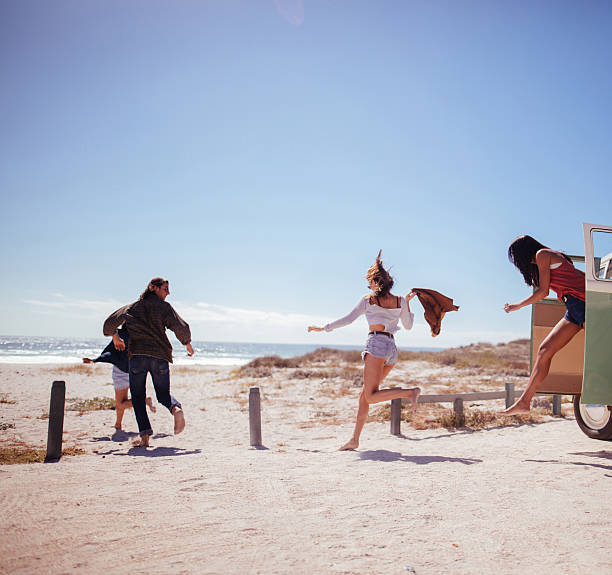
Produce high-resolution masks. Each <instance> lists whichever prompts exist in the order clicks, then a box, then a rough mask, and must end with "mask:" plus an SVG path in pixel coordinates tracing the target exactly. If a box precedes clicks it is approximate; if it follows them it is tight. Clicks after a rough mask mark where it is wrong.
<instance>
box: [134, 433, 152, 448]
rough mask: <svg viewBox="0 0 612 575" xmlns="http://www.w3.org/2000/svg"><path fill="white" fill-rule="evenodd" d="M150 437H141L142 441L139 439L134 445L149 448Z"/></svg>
mask: <svg viewBox="0 0 612 575" xmlns="http://www.w3.org/2000/svg"><path fill="white" fill-rule="evenodd" d="M150 437H151V436H150V435H141V436H140V439H137V440H136V441H134V443H132V445H133V446H134V447H149V438H150Z"/></svg>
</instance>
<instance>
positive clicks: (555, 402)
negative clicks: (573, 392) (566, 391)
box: [552, 395, 561, 415]
mask: <svg viewBox="0 0 612 575" xmlns="http://www.w3.org/2000/svg"><path fill="white" fill-rule="evenodd" d="M552 412H553V415H561V396H560V395H553V397H552Z"/></svg>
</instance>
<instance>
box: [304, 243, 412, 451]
mask: <svg viewBox="0 0 612 575" xmlns="http://www.w3.org/2000/svg"><path fill="white" fill-rule="evenodd" d="M380 254H381V252H379V253H378V257H377V258H376V262H375V263H374V264H373V265H372V266H371V267H370V269H369V270H368V273H367V274H366V279H367V280H368V284H369V286H370V289H371V290H372V293H371V294H368V295H366V296H364V297H363V298H361V299H360V300H359V302H358V303H357V305H356V306H355V308H354V309H353V311H351V312H350V313H349V314H348V315H346V316H344V317H342V318H340V319H338V320H336V321H333V322H331V323H328V324H327V325H325V326H324V327H317V326H314V325H311V326H309V328H308V331H309V332H311V331H332V330H334V329H337V328H339V327H344V326H345V325H349V324H350V323H353V322H354V321H355V320H356V319H357V318H358V317H359V316H360V315H364V314H365V316H366V320H367V322H368V326H369V330H368V331H369V333H368V339H367V341H366V346H365V349H364V350H363V352H362V354H361V355H362V357H363V360H364V368H363V388H362V390H361V393H360V394H359V408H358V410H357V421H356V422H355V430H354V431H353V435H352V437H351V438H350V440H349V441H348V442H347V443H345V444H344V445H343V446H342V447H341V448H340V449H341V450H348V449H357V448H358V447H359V436H360V435H361V430H362V429H363V426H364V424H365V422H366V419H367V417H368V411H369V409H370V404H371V403H380V402H381V401H390V400H392V399H397V398H407V399H409V400H410V401H411V402H412V406H413V409H415V408H416V404H417V399H418V397H419V394H420V393H421V390H420V389H419V388H418V387H412V388H409V389H406V388H393V389H383V390H380V389H379V387H380V384H381V383H382V382H383V380H384V379H385V377H387V375H389V372H390V371H391V370H392V369H393V366H394V365H395V364H396V363H397V359H398V358H397V347H396V346H395V341H394V339H393V334H394V333H395V332H396V331H398V330H399V325H398V324H399V322H400V320H401V322H402V324H403V326H404V327H405V328H406V329H411V328H412V324H413V322H414V314H413V313H411V312H410V304H409V302H410V300H411V299H412V298H413V297H414V296H415V295H416V294H414V293H412V292H410V293H409V294H408V295H407V296H406V297H405V298H403V297H401V296H395V295H393V294H392V293H391V288H392V287H393V278H392V277H391V276H390V275H389V272H388V271H387V270H386V269H385V268H384V267H383V265H382V261H381V259H380Z"/></svg>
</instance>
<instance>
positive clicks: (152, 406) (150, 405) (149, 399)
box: [145, 397, 157, 413]
mask: <svg viewBox="0 0 612 575" xmlns="http://www.w3.org/2000/svg"><path fill="white" fill-rule="evenodd" d="M145 401H146V403H147V405H148V406H149V409H150V410H151V413H155V412H156V411H157V407H155V406H154V405H153V400H152V399H151V398H150V397H147V399H145Z"/></svg>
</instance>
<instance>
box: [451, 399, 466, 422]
mask: <svg viewBox="0 0 612 575" xmlns="http://www.w3.org/2000/svg"><path fill="white" fill-rule="evenodd" d="M453 410H454V412H455V421H456V422H457V427H463V426H464V425H465V414H464V413H463V399H461V398H460V397H458V398H457V399H455V401H454V402H453Z"/></svg>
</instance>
